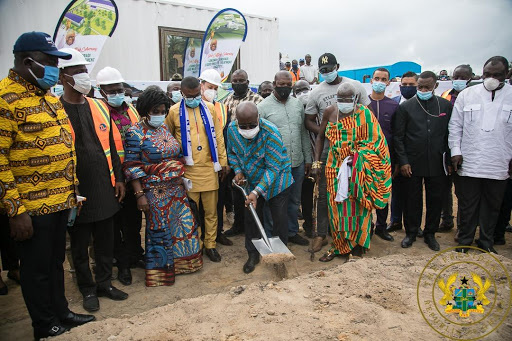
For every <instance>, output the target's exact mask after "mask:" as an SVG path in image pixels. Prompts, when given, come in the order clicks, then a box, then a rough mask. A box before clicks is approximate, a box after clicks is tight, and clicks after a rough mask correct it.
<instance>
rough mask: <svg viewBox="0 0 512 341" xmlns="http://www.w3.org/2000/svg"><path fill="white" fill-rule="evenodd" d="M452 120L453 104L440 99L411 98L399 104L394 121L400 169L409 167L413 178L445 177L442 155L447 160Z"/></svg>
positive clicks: (435, 97)
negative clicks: (407, 165)
mask: <svg viewBox="0 0 512 341" xmlns="http://www.w3.org/2000/svg"><path fill="white" fill-rule="evenodd" d="M438 103H439V106H438ZM422 107H423V109H425V110H423V109H422ZM425 111H426V112H425ZM451 116H452V104H451V103H450V102H449V101H447V100H446V99H444V98H441V97H439V96H432V98H431V99H429V100H428V101H422V100H419V99H418V98H417V97H416V96H414V97H412V98H411V99H409V100H407V101H405V102H403V103H402V104H400V106H399V107H398V109H397V111H396V113H395V118H394V121H393V141H394V148H395V153H396V157H397V159H398V162H399V164H400V166H403V165H406V164H409V165H411V170H412V175H413V176H439V175H444V174H445V173H444V168H443V153H446V156H445V159H446V160H449V154H450V150H449V148H448V122H449V121H450V117H451Z"/></svg>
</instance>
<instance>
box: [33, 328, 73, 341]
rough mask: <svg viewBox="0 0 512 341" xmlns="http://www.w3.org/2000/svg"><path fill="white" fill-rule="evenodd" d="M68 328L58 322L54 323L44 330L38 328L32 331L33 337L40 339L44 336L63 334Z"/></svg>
mask: <svg viewBox="0 0 512 341" xmlns="http://www.w3.org/2000/svg"><path fill="white" fill-rule="evenodd" d="M68 330H69V329H68V328H66V327H64V326H62V325H60V324H56V325H54V326H51V327H50V328H48V329H46V330H38V331H34V338H35V339H36V340H37V341H38V340H40V339H44V338H47V337H51V336H57V335H61V334H64V333H65V332H67V331H68Z"/></svg>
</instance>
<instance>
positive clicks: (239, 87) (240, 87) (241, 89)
mask: <svg viewBox="0 0 512 341" xmlns="http://www.w3.org/2000/svg"><path fill="white" fill-rule="evenodd" d="M231 86H232V87H233V91H234V92H235V94H237V95H238V96H241V95H245V93H246V92H247V89H248V88H249V84H247V83H243V84H231Z"/></svg>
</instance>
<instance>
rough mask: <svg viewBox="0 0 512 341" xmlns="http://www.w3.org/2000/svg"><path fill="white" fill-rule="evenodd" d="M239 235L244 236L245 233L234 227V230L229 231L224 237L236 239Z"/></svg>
mask: <svg viewBox="0 0 512 341" xmlns="http://www.w3.org/2000/svg"><path fill="white" fill-rule="evenodd" d="M239 234H244V231H242V230H241V229H239V228H238V227H234V226H233V227H232V228H230V229H229V230H227V231H226V232H224V235H225V236H226V237H234V236H238V235H239Z"/></svg>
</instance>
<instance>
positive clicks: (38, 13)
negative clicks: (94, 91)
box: [0, 0, 279, 84]
mask: <svg viewBox="0 0 512 341" xmlns="http://www.w3.org/2000/svg"><path fill="white" fill-rule="evenodd" d="M68 4H69V1H68V0H0V23H1V30H0V77H1V78H4V77H5V76H6V75H7V72H8V70H9V69H10V68H11V67H12V66H13V60H14V58H13V54H12V47H13V45H14V42H15V41H16V39H17V38H18V37H19V36H20V35H21V34H22V33H24V32H29V31H42V32H46V33H48V34H50V35H51V36H53V33H54V31H55V27H56V25H57V22H58V20H59V18H60V16H61V14H62V12H63V11H64V9H65V8H66V6H67V5H68ZM116 4H117V6H118V9H119V21H118V24H117V28H116V31H115V32H114V34H113V36H112V37H111V38H110V39H108V40H107V41H106V43H105V46H104V47H103V50H102V53H101V56H100V58H99V60H98V62H97V64H96V66H95V67H94V69H93V70H92V73H91V78H92V79H95V77H96V73H97V72H98V71H99V70H101V69H102V68H103V67H105V66H112V67H115V68H117V69H119V71H121V74H122V75H123V77H124V78H125V79H126V80H139V81H159V80H168V79H162V78H163V77H162V63H161V50H160V33H159V32H160V30H159V28H164V27H165V28H169V29H171V30H190V31H196V34H197V31H201V32H204V31H205V30H206V28H207V26H208V24H209V23H210V21H211V19H212V18H213V16H214V15H215V14H216V13H217V12H218V11H219V10H221V9H222V8H217V9H214V8H207V7H199V6H192V5H187V4H180V3H173V2H170V1H166V0H117V1H116ZM243 14H244V16H245V18H246V20H247V25H248V28H247V38H246V40H245V42H244V43H242V46H241V48H240V52H239V58H240V66H241V68H242V69H244V70H246V71H247V73H248V74H249V80H250V81H251V83H253V84H258V83H260V82H262V81H264V80H273V77H274V74H275V73H276V72H277V71H278V70H279V50H278V38H279V37H278V34H279V21H278V19H277V18H265V17H260V16H254V15H250V14H247V13H243Z"/></svg>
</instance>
